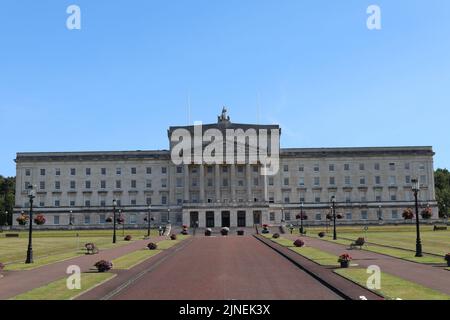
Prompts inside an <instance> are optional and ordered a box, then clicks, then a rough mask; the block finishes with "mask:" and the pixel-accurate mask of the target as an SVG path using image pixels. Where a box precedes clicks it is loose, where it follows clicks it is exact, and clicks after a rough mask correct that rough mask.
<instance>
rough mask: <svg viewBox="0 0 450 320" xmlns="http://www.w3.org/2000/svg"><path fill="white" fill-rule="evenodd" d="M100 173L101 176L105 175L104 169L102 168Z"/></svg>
mask: <svg viewBox="0 0 450 320" xmlns="http://www.w3.org/2000/svg"><path fill="white" fill-rule="evenodd" d="M100 171H101V174H102V176H105V175H106V168H102V169H101V170H100Z"/></svg>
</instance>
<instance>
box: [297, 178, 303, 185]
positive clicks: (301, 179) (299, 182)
mask: <svg viewBox="0 0 450 320" xmlns="http://www.w3.org/2000/svg"><path fill="white" fill-rule="evenodd" d="M298 185H299V186H304V185H305V177H300V178H299V179H298Z"/></svg>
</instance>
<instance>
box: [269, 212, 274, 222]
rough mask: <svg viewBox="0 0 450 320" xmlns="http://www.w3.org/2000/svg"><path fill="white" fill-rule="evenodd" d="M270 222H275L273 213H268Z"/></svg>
mask: <svg viewBox="0 0 450 320" xmlns="http://www.w3.org/2000/svg"><path fill="white" fill-rule="evenodd" d="M270 221H275V212H271V213H270Z"/></svg>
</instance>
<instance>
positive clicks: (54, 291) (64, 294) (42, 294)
mask: <svg viewBox="0 0 450 320" xmlns="http://www.w3.org/2000/svg"><path fill="white" fill-rule="evenodd" d="M113 277H115V274H112V273H82V274H81V289H80V290H77V289H75V290H69V289H67V285H66V281H67V279H66V278H64V279H60V280H57V281H55V282H52V283H49V284H48V285H45V286H42V287H39V288H36V289H33V290H31V291H28V292H25V293H23V294H20V295H18V296H15V297H13V298H12V299H11V300H70V299H73V298H75V297H76V296H78V295H80V294H82V293H84V292H86V291H88V290H90V289H92V288H93V287H95V286H98V285H100V284H101V283H103V282H105V281H108V280H110V279H112V278H113Z"/></svg>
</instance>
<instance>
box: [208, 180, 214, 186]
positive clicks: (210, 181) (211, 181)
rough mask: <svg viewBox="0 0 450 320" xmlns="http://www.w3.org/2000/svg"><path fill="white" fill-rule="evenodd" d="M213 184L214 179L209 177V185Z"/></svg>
mask: <svg viewBox="0 0 450 320" xmlns="http://www.w3.org/2000/svg"><path fill="white" fill-rule="evenodd" d="M212 186H213V179H211V178H208V187H212Z"/></svg>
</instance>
